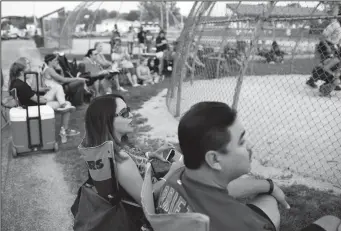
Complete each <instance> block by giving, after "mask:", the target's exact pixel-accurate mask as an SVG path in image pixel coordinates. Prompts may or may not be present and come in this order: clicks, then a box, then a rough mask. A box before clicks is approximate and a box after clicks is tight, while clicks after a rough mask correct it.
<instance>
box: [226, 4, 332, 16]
mask: <svg viewBox="0 0 341 231" xmlns="http://www.w3.org/2000/svg"><path fill="white" fill-rule="evenodd" d="M237 7H238V4H226V8H227V9H230V10H232V11H233V12H235V13H237V14H240V15H242V16H245V17H256V16H259V15H262V14H263V13H264V12H266V10H267V5H263V4H260V5H251V4H240V5H239V7H238V9H237V10H235V9H236V8H237ZM313 11H314V8H308V7H288V6H275V8H274V9H273V11H272V12H271V14H270V15H272V16H280V17H283V16H288V17H289V16H291V17H295V16H310V15H312V12H313ZM313 15H314V16H322V15H326V13H325V12H323V11H319V10H316V11H315V13H314V14H313Z"/></svg>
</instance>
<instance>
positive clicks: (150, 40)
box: [145, 30, 154, 53]
mask: <svg viewBox="0 0 341 231" xmlns="http://www.w3.org/2000/svg"><path fill="white" fill-rule="evenodd" d="M153 41H154V36H153V34H152V33H151V32H150V30H147V31H146V37H145V44H146V47H147V51H146V52H147V53H150V52H152V46H153Z"/></svg>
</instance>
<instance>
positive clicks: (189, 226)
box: [141, 163, 209, 231]
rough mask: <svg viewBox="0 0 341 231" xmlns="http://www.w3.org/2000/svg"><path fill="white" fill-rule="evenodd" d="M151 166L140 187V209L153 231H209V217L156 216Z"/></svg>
mask: <svg viewBox="0 0 341 231" xmlns="http://www.w3.org/2000/svg"><path fill="white" fill-rule="evenodd" d="M151 172H152V171H151V164H150V163H148V164H147V166H146V172H145V176H144V181H143V185H142V192H141V198H142V201H141V202H142V207H143V211H144V214H145V216H146V218H147V219H148V221H149V223H150V224H151V226H152V227H153V229H154V231H161V230H162V231H173V230H186V231H209V217H208V216H206V215H203V214H200V213H173V214H156V213H155V205H154V195H153V184H152V173H151Z"/></svg>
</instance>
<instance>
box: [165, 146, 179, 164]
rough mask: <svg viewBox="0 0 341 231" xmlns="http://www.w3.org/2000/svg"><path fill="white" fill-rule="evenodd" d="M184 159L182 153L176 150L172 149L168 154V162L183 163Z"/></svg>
mask: <svg viewBox="0 0 341 231" xmlns="http://www.w3.org/2000/svg"><path fill="white" fill-rule="evenodd" d="M182 158H183V156H182V154H181V153H180V152H177V151H176V150H175V149H171V150H170V151H169V152H168V155H167V157H166V160H167V161H168V162H175V161H182Z"/></svg>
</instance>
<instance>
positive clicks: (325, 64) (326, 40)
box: [306, 19, 341, 96]
mask: <svg viewBox="0 0 341 231" xmlns="http://www.w3.org/2000/svg"><path fill="white" fill-rule="evenodd" d="M316 55H317V56H318V59H319V64H318V65H317V66H316V67H315V68H314V69H313V71H312V75H311V77H310V78H309V79H308V81H307V82H306V84H307V85H308V86H310V87H312V88H318V86H317V84H316V82H317V81H319V80H321V81H323V82H324V83H323V84H322V85H321V86H320V87H319V92H320V94H321V96H329V95H330V93H331V92H332V91H334V90H335V91H340V90H341V87H340V83H341V25H340V21H339V20H338V19H332V20H331V22H330V23H329V25H328V26H327V27H326V28H325V29H324V30H323V33H322V35H321V37H320V42H319V44H318V45H317V46H316Z"/></svg>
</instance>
